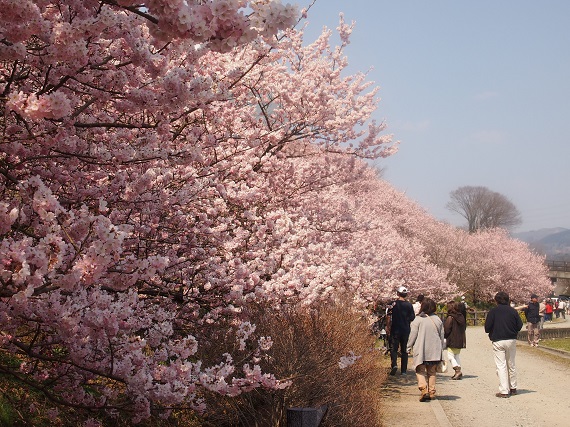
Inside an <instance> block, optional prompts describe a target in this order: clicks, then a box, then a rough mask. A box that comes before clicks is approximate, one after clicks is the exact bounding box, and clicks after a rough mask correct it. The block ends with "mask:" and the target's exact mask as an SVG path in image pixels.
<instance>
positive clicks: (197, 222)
mask: <svg viewBox="0 0 570 427" xmlns="http://www.w3.org/2000/svg"><path fill="white" fill-rule="evenodd" d="M0 8H1V9H2V10H3V13H2V16H1V18H0V25H1V26H0V41H1V43H0V74H1V80H0V84H1V86H0V91H1V93H2V95H1V96H2V97H1V103H0V105H1V108H2V116H1V117H2V119H1V122H0V126H1V128H2V139H1V140H0V150H1V160H0V162H1V163H0V172H1V176H2V179H1V187H0V191H1V192H2V202H1V203H0V234H1V242H0V259H1V260H2V266H1V270H0V297H1V300H0V304H1V305H2V308H1V310H0V313H1V314H0V346H1V348H2V351H3V352H7V353H9V354H11V355H13V357H14V359H12V360H10V361H9V362H8V363H3V364H2V368H1V369H2V371H4V372H6V373H9V374H11V375H13V376H14V377H16V378H18V379H20V380H22V381H23V382H25V383H27V384H28V385H29V386H31V387H35V388H37V389H40V390H42V391H43V392H44V393H45V394H47V395H49V396H50V399H51V400H52V401H53V402H54V403H55V404H62V405H72V406H75V407H79V408H92V409H104V410H107V411H109V412H110V413H114V412H119V411H122V412H130V413H131V414H132V417H133V420H134V421H138V420H140V419H143V418H146V417H148V416H149V415H150V413H151V410H155V409H156V410H159V409H163V410H168V409H169V408H172V407H176V406H185V407H189V408H194V409H196V410H201V409H203V404H202V401H201V399H200V389H201V388H203V389H207V390H212V391H216V392H219V393H222V394H226V395H229V396H232V395H236V394H238V393H241V392H244V391H248V390H251V389H253V388H255V387H259V386H263V387H268V388H275V387H283V386H284V385H286V384H282V383H280V382H279V381H278V380H277V379H275V378H274V377H273V376H272V375H271V374H270V373H263V372H261V371H260V369H259V367H258V366H256V365H255V362H254V360H255V359H253V358H252V354H254V353H256V352H258V351H263V350H264V349H266V348H267V345H268V344H267V343H268V342H270V340H268V339H266V338H264V337H257V338H259V341H258V342H257V344H256V345H257V350H255V348H254V350H251V351H250V347H251V344H250V342H251V341H252V340H251V338H252V337H253V335H252V334H253V333H254V331H255V326H254V325H251V324H250V323H248V322H247V318H246V317H247V316H244V314H243V313H242V312H241V311H240V303H241V302H242V301H244V300H245V299H247V298H253V297H256V298H265V297H266V298H268V299H274V300H276V298H275V295H284V296H285V297H292V296H297V298H299V299H302V297H303V295H304V293H306V294H309V295H313V294H318V293H319V292H320V291H318V290H315V289H314V288H315V286H317V287H320V288H322V287H323V284H322V283H319V282H318V281H317V280H313V281H309V282H306V283H303V286H301V282H299V280H297V278H296V277H295V278H294V280H295V282H298V283H299V285H294V284H293V283H294V282H293V281H292V280H288V279H289V278H290V277H292V276H294V275H293V274H291V273H288V269H290V265H288V264H287V263H289V264H290V263H293V262H294V260H296V259H298V258H297V257H298V256H299V252H304V251H299V252H295V250H296V249H298V248H299V244H300V242H301V241H302V239H305V240H304V243H306V244H308V245H309V246H310V245H314V247H315V249H314V251H313V254H314V255H313V256H316V254H318V253H321V252H322V248H323V246H326V245H331V244H332V243H333V242H331V241H330V240H329V241H326V242H322V243H321V242H313V239H316V237H315V236H314V234H318V233H313V235H311V234H310V233H308V234H304V233H303V231H302V230H299V228H303V227H304V225H305V222H304V218H305V217H306V216H301V215H299V213H298V212H297V211H300V210H302V205H301V202H300V199H299V198H298V197H296V194H293V195H292V196H293V197H290V198H289V199H287V198H285V199H283V198H278V197H276V195H277V194H278V192H277V191H276V190H278V189H280V185H281V183H282V182H283V180H284V179H286V177H287V175H288V174H289V173H290V169H291V168H297V166H299V165H295V164H294V162H286V161H285V160H287V156H296V155H297V154H296V152H295V150H288V149H286V148H287V147H288V146H289V145H293V146H294V145H296V144H298V145H302V146H307V145H313V146H314V147H316V149H317V151H318V152H320V153H330V154H335V155H337V156H340V157H342V155H345V156H346V155H352V156H357V157H363V158H376V157H379V156H384V155H389V154H391V153H392V152H393V146H392V145H391V144H390V138H389V137H385V136H381V135H380V133H381V131H382V130H383V126H381V125H376V124H375V123H374V122H370V124H369V125H368V126H367V127H366V128H363V127H362V124H363V123H366V122H367V121H368V118H369V116H370V114H371V112H372V111H373V110H374V108H375V105H376V102H377V101H376V99H375V94H376V90H375V89H373V88H371V87H370V83H368V82H366V81H365V78H364V75H362V74H357V75H353V76H344V75H343V74H342V73H341V72H342V70H343V69H344V67H345V66H346V59H345V58H344V57H343V55H342V47H343V46H344V45H346V43H348V35H349V34H350V26H348V25H345V24H344V23H343V22H341V25H340V26H339V30H340V34H341V37H342V43H343V46H340V47H338V48H336V49H333V48H331V47H330V45H329V37H330V35H331V33H330V31H325V32H324V33H323V35H322V36H321V37H320V38H319V39H318V40H317V41H316V42H314V43H312V44H310V45H308V46H306V47H304V46H303V40H302V33H300V32H297V31H293V30H290V27H291V26H292V25H293V24H294V22H295V21H294V20H295V19H296V16H297V12H296V10H295V8H293V7H291V6H289V5H282V4H281V3H280V2H279V1H269V0H260V1H249V2H246V1H239V0H217V1H212V2H201V1H200V2H198V1H196V2H194V1H183V0H170V1H166V0H162V1H159V0H155V1H145V2H142V3H141V2H133V1H124V0H119V1H105V0H102V1H93V0H81V1H80V0H60V1H55V0H54V1H49V0H37V1H31V0H23V1H18V2H15V1H9V0H0ZM284 153H288V154H287V155H285V154H284ZM315 156H316V155H315ZM329 160H330V159H329ZM335 161H336V160H335ZM297 163H299V164H302V163H303V161H302V159H298V161H297ZM324 163H325V165H324V166H325V167H326V161H324ZM299 171H300V172H301V173H307V174H308V175H307V176H306V177H305V178H308V179H309V181H306V182H304V183H303V181H302V180H301V181H299V182H301V183H302V184H301V185H305V184H307V183H308V184H309V186H308V187H305V188H303V187H298V188H290V190H291V191H294V192H295V193H297V194H298V193H304V192H305V193H308V192H312V193H314V192H315V191H318V190H319V189H320V188H321V186H320V185H319V183H318V182H312V181H310V179H311V178H310V176H309V175H310V174H311V173H312V172H311V171H308V170H307V169H303V168H302V167H299ZM297 176H299V175H298V174H297ZM281 195H282V196H285V195H284V194H281ZM295 236H298V237H295ZM319 245H320V246H319ZM317 246H319V248H317ZM276 247H278V248H280V249H281V251H282V253H280V254H279V256H276V255H275V254H272V253H271V249H273V248H276ZM288 254H291V255H290V258H287V255H288ZM284 266H285V267H286V268H283V267H284ZM325 268H326V267H325V266H324V265H323V264H322V263H321V264H320V265H319V268H318V270H319V271H318V275H317V276H318V277H323V276H325V275H327V274H326V273H324V272H323V271H321V270H323V269H325ZM299 270H300V268H298V269H297V270H295V271H296V272H298V271H299ZM333 270H334V268H332V269H331V270H330V272H332V273H333V276H332V279H334V280H332V281H329V282H328V283H335V281H336V276H334V274H336V273H334V271H333ZM288 274H289V275H288ZM309 274H310V272H309ZM307 287H308V288H309V289H306V288H307ZM291 288H293V290H294V291H293V290H291ZM302 288H303V289H302ZM325 288H326V286H325ZM288 289H289V290H288ZM321 293H322V292H321ZM216 322H217V323H219V324H220V323H221V324H224V325H227V328H228V330H232V331H233V336H234V338H235V340H236V342H237V350H236V351H242V352H246V353H244V354H241V355H240V356H239V357H240V358H242V360H243V361H242V362H241V366H236V364H235V363H234V356H235V354H234V355H232V354H230V352H229V351H226V352H224V353H223V354H222V353H220V354H218V355H217V356H216V355H215V357H213V358H212V360H209V361H207V362H208V363H209V365H206V363H205V362H206V361H202V360H197V359H196V357H195V355H196V354H197V352H198V347H199V345H200V342H203V341H204V340H207V339H208V325H211V324H213V323H216ZM248 343H249V344H248ZM254 344H255V342H254ZM256 345H254V346H253V347H255V346H256ZM228 348H230V347H228ZM232 348H233V347H232ZM242 356H243V357H242ZM214 359H215V360H214Z"/></svg>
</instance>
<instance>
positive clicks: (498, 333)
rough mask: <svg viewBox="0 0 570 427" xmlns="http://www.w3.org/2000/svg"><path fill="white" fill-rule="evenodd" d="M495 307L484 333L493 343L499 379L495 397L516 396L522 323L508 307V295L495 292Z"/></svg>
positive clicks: (486, 320)
mask: <svg viewBox="0 0 570 427" xmlns="http://www.w3.org/2000/svg"><path fill="white" fill-rule="evenodd" d="M495 302H496V303H497V306H496V307H494V308H492V309H491V310H490V311H489V313H488V314H487V318H486V319H485V332H486V333H487V334H489V339H490V340H491V341H492V343H493V355H494V358H495V365H496V367H497V376H498V377H499V392H498V393H496V394H495V396H497V397H509V396H510V395H513V394H517V371H516V367H515V357H516V354H517V335H518V332H519V331H520V330H521V329H522V326H523V323H522V319H521V317H520V316H519V314H518V312H517V311H516V310H515V309H514V308H513V307H511V306H510V305H509V294H507V293H506V292H502V291H501V292H497V294H496V295H495Z"/></svg>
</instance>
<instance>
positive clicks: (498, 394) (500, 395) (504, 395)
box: [495, 393, 509, 399]
mask: <svg viewBox="0 0 570 427" xmlns="http://www.w3.org/2000/svg"><path fill="white" fill-rule="evenodd" d="M495 396H496V397H502V398H504V399H506V398H507V397H509V395H508V394H503V393H497V394H495Z"/></svg>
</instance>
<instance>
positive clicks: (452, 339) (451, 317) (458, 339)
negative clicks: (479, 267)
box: [443, 301, 467, 380]
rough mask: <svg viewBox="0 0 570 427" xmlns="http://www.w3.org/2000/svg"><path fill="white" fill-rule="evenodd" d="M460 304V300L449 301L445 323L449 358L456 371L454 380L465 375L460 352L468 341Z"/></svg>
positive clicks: (444, 329) (444, 328)
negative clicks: (462, 370)
mask: <svg viewBox="0 0 570 427" xmlns="http://www.w3.org/2000/svg"><path fill="white" fill-rule="evenodd" d="M460 304H461V303H460V302H455V301H449V302H448V303H447V317H446V318H445V322H444V324H443V331H444V337H445V340H446V344H447V358H448V359H449V362H450V363H451V367H452V368H453V370H454V371H455V372H454V374H453V376H452V377H451V379H452V380H460V379H461V378H462V377H463V373H462V372H461V361H460V360H459V354H460V353H461V349H462V348H465V347H466V343H467V339H466V337H465V329H466V323H465V317H464V316H463V313H462V312H461V306H460Z"/></svg>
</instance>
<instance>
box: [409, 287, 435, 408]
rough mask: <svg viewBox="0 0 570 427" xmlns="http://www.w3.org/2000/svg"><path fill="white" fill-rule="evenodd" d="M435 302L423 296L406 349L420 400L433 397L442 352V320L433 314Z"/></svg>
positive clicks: (412, 324)
mask: <svg viewBox="0 0 570 427" xmlns="http://www.w3.org/2000/svg"><path fill="white" fill-rule="evenodd" d="M435 310H436V304H435V301H434V300H432V299H431V298H424V300H423V301H422V307H421V310H420V314H419V315H418V316H416V318H415V319H414V320H413V322H412V323H411V330H410V337H409V339H408V345H407V348H408V351H411V352H412V356H413V360H414V370H415V371H416V378H417V380H418V388H419V389H420V402H425V401H428V400H432V399H435V396H436V388H435V385H436V375H437V365H438V364H439V363H440V362H441V360H442V359H441V356H442V352H443V346H444V344H443V342H444V331H443V322H442V321H441V319H440V318H439V317H438V316H437V315H436V314H435Z"/></svg>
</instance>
